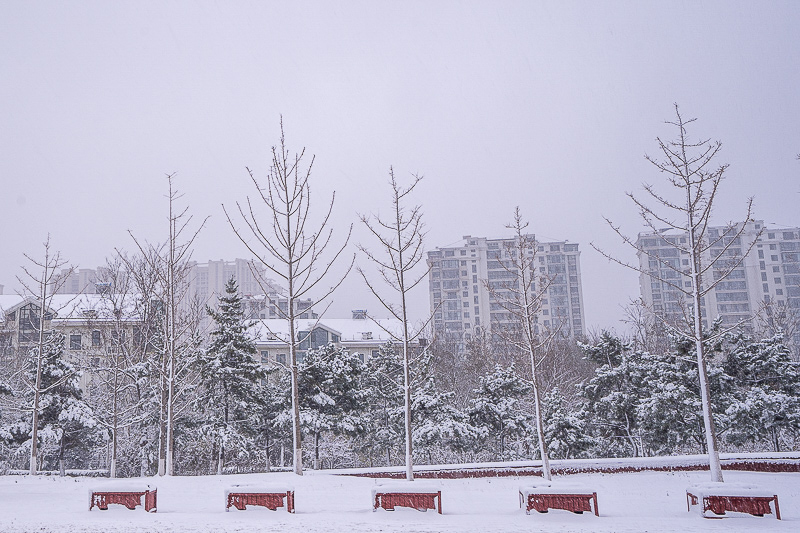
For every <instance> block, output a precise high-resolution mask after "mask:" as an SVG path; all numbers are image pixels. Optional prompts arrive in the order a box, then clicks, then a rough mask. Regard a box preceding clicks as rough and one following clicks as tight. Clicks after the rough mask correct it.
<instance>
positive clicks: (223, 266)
mask: <svg viewBox="0 0 800 533" xmlns="http://www.w3.org/2000/svg"><path fill="white" fill-rule="evenodd" d="M253 269H255V274H254V273H253ZM107 278H108V268H107V267H104V266H99V267H97V268H80V269H75V270H73V271H70V270H69V269H63V270H62V271H61V277H60V278H59V281H58V283H55V284H54V286H53V287H52V288H51V290H54V292H55V293H56V294H100V293H103V292H106V291H107V284H106V283H104V282H103V280H105V279H107ZM231 278H233V279H235V280H236V282H237V283H238V284H239V294H240V295H242V296H254V295H258V294H264V293H275V294H280V293H281V291H282V289H281V287H280V286H279V285H278V284H277V283H275V282H274V281H273V280H271V279H270V278H268V277H267V276H266V268H265V267H264V266H263V265H261V264H258V263H251V261H248V260H246V259H234V260H233V261H224V260H219V261H207V262H204V263H198V262H197V261H192V262H191V263H190V264H189V273H188V275H187V282H188V284H189V289H188V291H187V297H189V298H196V299H197V300H198V301H200V302H201V303H204V304H205V303H207V304H208V305H211V306H213V305H216V298H217V297H219V296H220V295H222V294H224V293H225V284H226V283H227V282H228V280H229V279H231ZM62 280H63V281H62Z"/></svg>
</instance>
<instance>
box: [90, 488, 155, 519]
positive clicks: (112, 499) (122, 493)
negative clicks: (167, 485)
mask: <svg viewBox="0 0 800 533" xmlns="http://www.w3.org/2000/svg"><path fill="white" fill-rule="evenodd" d="M142 496H144V510H145V511H147V512H148V513H155V512H156V507H157V491H156V487H153V486H150V485H146V484H124V485H123V484H110V485H107V486H105V487H102V488H97V489H89V510H90V511H91V510H92V508H93V507H94V506H95V505H96V506H97V507H98V509H101V510H103V511H107V510H108V505H109V504H112V503H114V504H119V505H124V506H125V507H127V508H128V509H136V506H137V505H142Z"/></svg>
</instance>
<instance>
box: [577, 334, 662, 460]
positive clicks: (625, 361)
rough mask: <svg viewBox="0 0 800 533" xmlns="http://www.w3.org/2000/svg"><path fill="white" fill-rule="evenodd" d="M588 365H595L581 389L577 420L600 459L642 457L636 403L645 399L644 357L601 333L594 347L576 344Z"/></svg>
mask: <svg viewBox="0 0 800 533" xmlns="http://www.w3.org/2000/svg"><path fill="white" fill-rule="evenodd" d="M578 346H579V347H580V348H581V350H582V351H583V353H584V357H585V358H586V359H588V360H589V361H591V362H593V363H595V364H597V365H599V366H598V367H597V368H596V369H595V373H594V376H593V377H592V378H591V379H590V380H589V381H587V382H585V383H583V384H582V385H581V390H580V395H581V398H582V400H583V403H582V406H581V408H580V414H579V416H580V418H581V419H582V420H583V422H584V423H585V424H586V426H587V427H588V428H589V429H591V432H592V434H593V435H594V436H595V437H597V440H596V453H597V454H598V455H601V456H606V457H615V456H630V455H632V456H634V457H639V456H641V455H644V449H643V445H642V444H643V443H642V432H641V428H640V420H639V414H638V413H639V411H638V407H639V402H640V401H641V400H642V399H643V398H645V397H646V396H648V395H649V392H648V390H647V389H646V387H645V384H644V377H645V375H644V372H645V369H644V366H643V365H644V356H645V354H643V353H642V352H639V351H632V350H630V347H629V345H628V343H626V342H625V341H623V340H622V339H620V338H619V337H616V336H615V335H613V334H612V333H610V332H608V331H603V332H602V333H601V334H600V337H599V338H598V339H597V340H596V341H595V342H594V343H587V344H584V343H578Z"/></svg>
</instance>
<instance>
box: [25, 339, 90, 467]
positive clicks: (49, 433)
mask: <svg viewBox="0 0 800 533" xmlns="http://www.w3.org/2000/svg"><path fill="white" fill-rule="evenodd" d="M64 345H65V337H64V335H63V334H62V333H59V332H57V331H52V330H51V331H48V332H47V333H46V334H45V338H44V350H43V352H42V357H41V361H40V363H41V368H40V381H39V382H40V384H41V386H40V389H39V391H40V393H39V416H38V417H37V421H38V424H39V427H38V430H39V431H38V432H37V433H38V436H39V438H40V439H41V443H40V444H41V448H42V450H43V451H45V453H47V452H48V451H49V452H50V454H52V455H51V462H52V464H53V465H57V466H58V469H59V473H60V474H61V475H62V476H63V475H64V471H65V468H66V465H65V463H66V461H67V460H68V459H73V460H74V465H75V466H83V463H82V461H81V458H80V457H76V456H80V454H81V453H82V452H88V451H89V450H90V449H91V448H92V447H93V446H94V445H96V444H98V443H99V442H100V440H101V438H102V436H103V432H100V431H98V430H97V421H96V420H95V417H94V414H93V413H92V411H91V409H90V408H89V406H88V405H87V404H86V402H85V401H84V400H83V394H82V392H81V389H80V385H79V383H80V377H81V372H80V370H78V369H77V368H76V367H75V366H74V365H72V364H71V363H70V362H68V361H67V360H66V359H65V358H64ZM33 350H34V351H35V350H38V348H34V349H33ZM38 360H39V357H38V356H37V354H34V355H33V356H32V357H30V358H29V361H28V362H29V364H28V367H27V369H26V371H25V374H26V381H28V382H30V383H33V382H34V380H35V378H36V374H37V366H39V365H38V364H37V363H38V362H39V361H38ZM34 393H35V391H30V390H29V391H26V393H25V395H24V405H25V406H26V408H32V406H33V399H34V398H33V397H34ZM28 429H29V430H30V429H31V427H30V423H29V422H28ZM29 436H30V432H28V437H29ZM28 443H30V440H28ZM45 453H43V454H42V455H43V456H44V455H45ZM50 454H48V455H50ZM68 456H72V457H68ZM42 459H44V457H42Z"/></svg>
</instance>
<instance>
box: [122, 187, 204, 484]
mask: <svg viewBox="0 0 800 533" xmlns="http://www.w3.org/2000/svg"><path fill="white" fill-rule="evenodd" d="M174 177H175V175H174V174H168V175H167V182H168V191H169V192H168V194H167V201H168V212H169V215H168V218H167V221H168V224H169V234H168V238H167V241H166V244H165V245H163V246H153V245H146V244H145V243H142V242H140V241H139V240H137V239H136V237H134V236H133V234H132V233H131V237H132V238H133V240H134V242H135V243H136V246H137V247H138V248H139V251H140V252H141V254H142V257H143V258H144V259H145V260H146V261H152V262H153V264H151V265H149V267H150V270H151V271H152V272H153V273H155V275H156V276H157V277H158V282H159V284H158V286H159V290H158V293H159V296H160V299H161V301H162V303H163V314H162V317H163V322H162V324H163V333H162V334H163V356H162V360H161V387H160V389H161V416H160V421H159V432H160V438H159V465H158V473H159V475H165V474H166V475H170V476H171V475H174V473H175V471H174V468H175V466H174V460H175V415H176V402H177V400H178V398H179V397H180V396H181V393H182V392H183V391H185V390H187V387H188V386H189V385H190V384H189V383H187V382H186V381H185V380H181V379H180V377H181V376H185V375H186V374H187V373H188V369H189V363H188V361H189V358H188V357H184V356H185V355H187V353H188V352H190V351H191V350H193V349H195V348H196V347H197V346H196V345H197V327H198V324H199V320H200V313H201V311H200V309H201V308H200V306H199V305H192V302H191V301H190V298H189V295H188V288H189V283H188V281H189V280H188V276H189V269H190V261H191V256H192V245H193V243H194V240H195V239H196V238H197V235H198V234H199V233H200V230H202V229H203V226H205V222H206V220H207V218H206V219H205V220H203V222H202V223H201V224H200V225H199V226H198V228H197V229H196V230H194V231H190V230H189V225H190V224H191V222H192V216H191V215H189V214H188V210H189V208H188V207H185V208H183V209H182V210H181V209H178V207H177V205H176V203H177V202H178V200H180V199H181V198H182V197H183V195H182V194H181V193H179V191H178V190H177V189H175V187H174V184H173V180H174ZM129 233H130V232H129Z"/></svg>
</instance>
